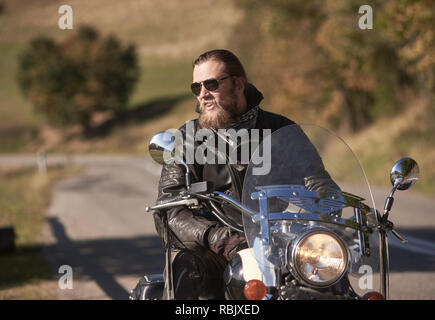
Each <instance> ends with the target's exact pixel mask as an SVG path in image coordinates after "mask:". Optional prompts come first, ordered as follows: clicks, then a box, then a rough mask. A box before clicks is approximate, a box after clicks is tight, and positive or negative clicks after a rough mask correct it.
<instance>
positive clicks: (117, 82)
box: [18, 26, 139, 131]
mask: <svg viewBox="0 0 435 320" xmlns="http://www.w3.org/2000/svg"><path fill="white" fill-rule="evenodd" d="M138 76H139V68H138V62H137V56H136V50H135V47H134V46H133V45H128V46H125V47H124V46H123V45H122V44H121V43H120V41H119V40H118V39H117V38H115V37H114V36H107V37H105V38H103V37H100V35H99V34H98V32H97V31H96V30H95V29H94V28H92V27H89V26H82V27H80V28H79V30H78V32H77V33H75V34H73V35H72V36H70V37H69V38H67V39H66V40H64V41H63V42H61V43H56V42H55V41H54V40H52V39H50V38H47V37H42V36H40V37H37V38H35V39H33V40H32V41H31V42H30V46H29V47H28V49H27V50H25V51H24V52H23V54H22V55H21V56H20V61H19V73H18V81H19V84H20V87H21V89H22V91H23V93H24V94H25V95H26V96H28V97H29V99H30V100H31V102H32V104H33V106H34V108H35V110H36V111H37V112H40V113H42V114H44V115H45V116H46V117H47V119H48V121H49V123H50V124H53V125H68V124H75V123H79V124H81V125H82V127H83V128H84V130H85V131H87V130H89V128H90V124H91V118H92V114H93V113H94V112H95V111H100V110H114V111H119V110H121V109H124V108H126V107H127V101H128V98H129V96H130V94H131V93H132V90H133V88H134V84H135V83H136V81H137V79H138Z"/></svg>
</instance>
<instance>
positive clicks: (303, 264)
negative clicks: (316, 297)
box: [292, 230, 348, 287]
mask: <svg viewBox="0 0 435 320" xmlns="http://www.w3.org/2000/svg"><path fill="white" fill-rule="evenodd" d="M347 261H348V256H347V250H346V247H345V245H344V244H343V242H342V240H341V239H340V238H338V237H337V236H336V235H335V234H332V233H330V232H328V231H323V230H321V231H319V230H317V231H312V232H310V233H308V234H304V235H302V236H301V237H300V238H299V240H298V241H297V242H296V245H295V247H294V248H293V252H292V265H293V267H294V269H295V271H296V272H297V274H298V275H299V276H300V277H301V278H302V280H304V281H305V282H307V284H310V285H313V286H316V287H325V286H330V285H332V284H334V283H335V282H337V281H338V280H339V279H340V278H341V277H342V276H343V274H344V272H345V271H346V266H347Z"/></svg>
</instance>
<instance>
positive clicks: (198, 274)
mask: <svg viewBox="0 0 435 320" xmlns="http://www.w3.org/2000/svg"><path fill="white" fill-rule="evenodd" d="M191 90H192V92H193V94H194V95H195V96H196V99H197V112H199V117H198V119H195V120H193V127H194V134H195V133H196V132H197V131H198V130H200V129H209V130H211V131H212V132H213V133H214V134H215V135H216V138H217V139H225V137H222V134H220V132H219V131H218V130H219V129H235V130H240V129H247V130H252V129H259V130H262V129H270V131H269V132H272V133H273V132H274V131H275V130H277V129H279V128H281V127H284V126H286V125H290V124H293V123H294V122H293V121H291V120H289V119H287V118H285V117H283V116H281V115H277V114H274V113H271V112H267V111H264V110H262V109H261V108H260V107H259V104H260V102H261V100H262V99H263V95H262V94H261V92H259V91H258V90H257V89H256V88H255V86H254V85H252V84H251V83H249V82H248V78H247V76H246V73H245V70H244V68H243V66H242V64H241V63H240V61H239V59H238V58H237V57H236V56H235V55H234V54H233V53H231V52H230V51H228V50H212V51H208V52H205V53H203V54H201V55H200V56H199V57H198V58H197V59H196V60H195V61H194V63H193V83H192V84H191ZM179 130H180V131H181V132H182V134H183V135H184V137H185V136H186V134H189V133H187V130H186V124H185V125H183V126H182V127H181V128H180V129H179ZM184 141H189V139H184ZM190 141H194V139H190ZM194 144H195V145H194V148H193V150H195V148H197V147H198V146H199V145H200V144H201V142H198V141H194ZM246 168H247V164H240V163H236V164H233V163H225V164H216V163H212V164H209V163H206V164H198V163H194V164H189V170H190V175H191V176H190V180H191V182H199V181H211V182H213V184H214V188H215V190H217V191H222V192H226V193H227V194H230V195H231V196H233V197H234V198H236V199H239V200H240V198H241V192H242V185H243V179H244V176H245V172H246ZM185 189H186V181H185V167H184V166H183V165H180V164H176V163H172V164H166V165H164V166H163V169H162V173H161V178H160V182H159V194H158V201H164V200H165V199H168V198H170V197H173V196H176V195H177V194H179V192H181V191H183V190H185ZM222 211H223V212H224V214H225V215H226V216H227V217H228V218H229V219H231V220H232V221H234V224H235V225H239V226H240V225H241V224H242V222H241V221H242V218H241V214H240V213H239V212H237V211H235V210H232V209H231V208H222ZM167 215H168V223H169V228H170V234H171V236H170V243H171V245H172V248H173V249H172V270H173V286H174V296H175V299H224V297H225V296H224V283H223V272H224V269H225V267H226V265H227V264H228V262H229V261H231V260H232V259H233V258H234V256H235V255H236V253H237V251H238V250H240V249H242V248H245V247H247V245H246V240H245V236H244V234H243V232H238V231H235V230H234V228H230V227H228V226H226V225H224V224H222V222H221V221H219V220H218V219H217V218H216V217H214V216H213V215H212V214H211V213H210V212H204V210H201V211H194V210H190V209H188V208H186V207H184V206H180V207H176V208H172V209H170V210H168V211H167ZM154 219H155V224H156V229H157V231H158V233H159V234H160V235H161V236H162V234H163V232H164V231H163V230H162V221H161V217H160V215H159V214H157V213H155V214H154ZM242 230H243V229H242Z"/></svg>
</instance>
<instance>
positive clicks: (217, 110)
mask: <svg viewBox="0 0 435 320" xmlns="http://www.w3.org/2000/svg"><path fill="white" fill-rule="evenodd" d="M226 76H229V74H228V73H227V72H226V70H225V65H224V63H223V62H220V61H216V60H208V61H205V62H203V63H201V64H199V65H197V66H195V68H194V69H193V82H201V83H202V81H204V80H207V79H211V78H215V79H220V78H223V77H226ZM239 91H240V90H236V87H235V82H234V79H233V78H232V77H228V78H226V79H224V80H221V81H219V87H218V89H217V90H215V91H208V90H207V89H206V88H205V87H204V85H202V86H201V92H200V94H199V95H198V96H197V97H196V98H197V99H198V103H199V112H200V116H199V124H200V126H201V128H213V129H220V128H226V127H228V126H229V125H230V124H231V123H233V122H234V120H235V119H236V118H237V116H239V115H240V112H239V110H238V105H237V101H238V99H237V95H238V94H239Z"/></svg>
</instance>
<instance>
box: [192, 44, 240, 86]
mask: <svg viewBox="0 0 435 320" xmlns="http://www.w3.org/2000/svg"><path fill="white" fill-rule="evenodd" d="M209 60H216V61H221V62H223V63H224V64H225V69H226V72H227V73H228V74H230V75H232V76H238V77H243V78H245V79H246V80H247V76H246V72H245V69H244V68H243V66H242V64H241V63H240V61H239V59H238V58H237V57H236V55H235V54H234V53H232V52H231V51H228V50H224V49H215V50H210V51H207V52H204V53H203V54H201V55H200V56H199V57H198V58H197V59H196V60H195V61H194V62H193V67H194V68H195V66H197V65H199V64H201V63H203V62H206V61H209Z"/></svg>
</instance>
